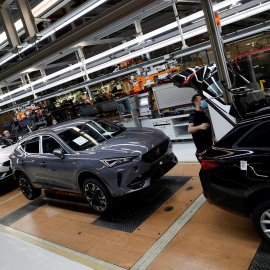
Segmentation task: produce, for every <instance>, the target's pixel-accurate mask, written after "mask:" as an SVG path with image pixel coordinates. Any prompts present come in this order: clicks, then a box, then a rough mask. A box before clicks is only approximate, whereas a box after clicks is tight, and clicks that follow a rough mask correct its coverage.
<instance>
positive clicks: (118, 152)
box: [84, 128, 166, 158]
mask: <svg viewBox="0 0 270 270" xmlns="http://www.w3.org/2000/svg"><path fill="white" fill-rule="evenodd" d="M165 139H166V135H165V134H164V132H163V131H161V130H158V129H152V128H129V129H127V130H126V131H124V132H122V133H121V134H119V135H117V136H115V137H113V138H111V139H109V140H107V141H104V142H102V143H101V144H99V145H97V146H94V147H92V148H91V149H89V150H88V151H91V152H95V153H96V154H98V153H100V154H102V155H103V157H108V158H109V157H110V156H114V157H117V156H123V155H133V156H139V155H142V154H143V153H146V152H148V151H149V150H150V149H152V148H153V147H155V146H156V145H158V144H160V143H162V142H163V141H164V140H165ZM84 152H85V151H84ZM105 152H106V153H105ZM105 154H106V156H105Z"/></svg>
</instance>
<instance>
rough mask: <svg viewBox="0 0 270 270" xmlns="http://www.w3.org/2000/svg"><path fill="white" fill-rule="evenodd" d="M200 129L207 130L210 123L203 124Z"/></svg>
mask: <svg viewBox="0 0 270 270" xmlns="http://www.w3.org/2000/svg"><path fill="white" fill-rule="evenodd" d="M200 127H201V130H207V129H208V128H209V127H210V124H208V123H202V124H201V125H200Z"/></svg>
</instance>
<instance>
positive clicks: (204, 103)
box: [200, 100, 207, 109]
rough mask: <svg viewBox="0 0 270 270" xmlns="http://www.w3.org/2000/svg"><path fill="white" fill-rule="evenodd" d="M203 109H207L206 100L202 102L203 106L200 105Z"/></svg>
mask: <svg viewBox="0 0 270 270" xmlns="http://www.w3.org/2000/svg"><path fill="white" fill-rule="evenodd" d="M200 106H201V107H202V108H203V109H205V108H207V102H206V101H205V100H202V101H201V105H200Z"/></svg>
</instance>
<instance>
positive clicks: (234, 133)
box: [215, 124, 252, 148]
mask: <svg viewBox="0 0 270 270" xmlns="http://www.w3.org/2000/svg"><path fill="white" fill-rule="evenodd" d="M251 126H252V124H249V125H245V126H238V127H236V128H234V129H233V130H231V131H230V132H229V133H227V134H226V135H225V136H224V137H223V138H222V139H220V140H219V141H218V142H217V143H216V144H215V146H216V147H220V148H232V146H233V145H234V144H235V143H236V142H237V141H238V140H239V139H240V138H241V137H243V136H244V135H245V134H246V133H247V132H248V131H249V130H250V129H251Z"/></svg>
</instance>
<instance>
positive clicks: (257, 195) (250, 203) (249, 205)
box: [246, 187, 270, 215]
mask: <svg viewBox="0 0 270 270" xmlns="http://www.w3.org/2000/svg"><path fill="white" fill-rule="evenodd" d="M269 194H270V187H268V188H263V189H260V190H257V191H255V192H254V193H252V194H251V195H250V196H249V197H248V199H247V202H246V213H247V215H250V214H252V212H253V210H254V209H255V207H256V206H257V205H258V204H260V203H261V202H263V201H267V200H270V198H269Z"/></svg>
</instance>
